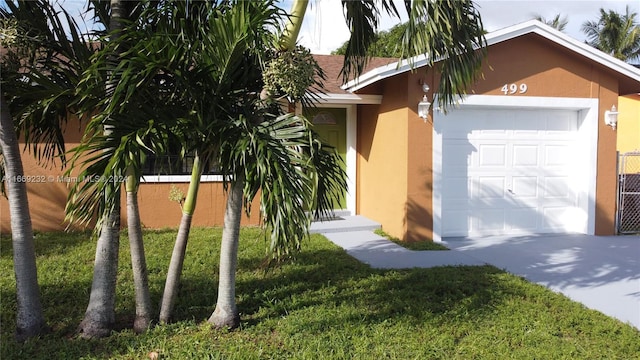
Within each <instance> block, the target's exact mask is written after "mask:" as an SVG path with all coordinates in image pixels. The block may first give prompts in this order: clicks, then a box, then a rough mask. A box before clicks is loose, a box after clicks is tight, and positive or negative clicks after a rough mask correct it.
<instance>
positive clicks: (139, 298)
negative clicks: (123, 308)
mask: <svg viewBox="0 0 640 360" xmlns="http://www.w3.org/2000/svg"><path fill="white" fill-rule="evenodd" d="M129 176H131V175H129ZM136 188H137V186H136ZM127 224H128V227H129V246H130V249H131V267H132V270H133V283H134V287H135V292H136V319H135V320H134V322H133V331H135V332H136V333H138V334H139V333H142V332H144V331H146V330H147V329H148V328H149V327H150V326H151V316H152V314H153V306H152V305H151V294H150V293H149V274H148V271H147V262H146V258H145V255H144V242H143V241H142V226H141V225H140V211H139V210H138V193H137V192H136V191H129V189H128V190H127Z"/></svg>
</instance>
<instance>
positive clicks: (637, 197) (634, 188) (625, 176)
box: [617, 152, 640, 234]
mask: <svg viewBox="0 0 640 360" xmlns="http://www.w3.org/2000/svg"><path fill="white" fill-rule="evenodd" d="M617 230H618V233H620V234H640V152H628V153H624V154H620V155H619V158H618V218H617Z"/></svg>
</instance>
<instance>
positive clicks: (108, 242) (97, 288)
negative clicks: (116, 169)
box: [78, 204, 120, 338]
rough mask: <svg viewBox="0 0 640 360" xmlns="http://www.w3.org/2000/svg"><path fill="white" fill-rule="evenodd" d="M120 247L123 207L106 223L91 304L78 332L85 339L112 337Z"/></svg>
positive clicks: (105, 221) (103, 225) (96, 266)
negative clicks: (121, 211) (121, 212)
mask: <svg viewBox="0 0 640 360" xmlns="http://www.w3.org/2000/svg"><path fill="white" fill-rule="evenodd" d="M119 247H120V206H119V204H118V205H117V206H116V209H115V210H114V211H113V212H112V213H111V214H109V216H108V217H107V218H106V219H105V220H104V222H103V223H102V229H101V230H100V236H99V237H98V243H97V244H96V259H95V264H94V267H93V281H92V283H91V295H90V296H89V305H88V306H87V311H86V312H85V314H84V319H83V320H82V322H81V323H80V326H79V329H78V331H79V332H80V335H81V336H82V337H83V338H101V337H105V336H109V334H110V333H111V329H112V328H113V325H114V324H115V321H116V314H115V305H116V280H117V276H118V251H119Z"/></svg>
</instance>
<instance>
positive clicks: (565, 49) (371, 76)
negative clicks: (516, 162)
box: [342, 20, 640, 95]
mask: <svg viewBox="0 0 640 360" xmlns="http://www.w3.org/2000/svg"><path fill="white" fill-rule="evenodd" d="M534 38H536V39H538V43H537V44H534V45H542V46H536V51H535V52H534V51H532V49H530V48H528V47H527V46H526V45H530V44H528V43H529V42H531V41H533V40H532V39H534ZM486 40H487V46H488V51H487V52H488V56H489V57H490V60H491V61H494V62H500V61H502V62H506V63H508V62H509V61H512V60H513V59H509V58H505V59H502V60H500V59H497V58H496V57H495V56H494V57H493V58H491V54H492V53H493V54H496V53H499V51H497V50H496V49H500V48H502V47H504V46H508V47H514V48H519V52H518V53H515V52H513V53H512V55H518V56H517V58H521V59H522V60H521V61H524V62H526V63H525V64H522V63H521V64H520V65H524V66H525V67H527V68H528V69H533V68H535V67H537V66H539V65H541V64H539V63H540V60H542V64H545V63H549V62H550V60H549V59H546V60H545V59H540V56H535V55H536V54H538V53H541V52H542V53H546V54H548V55H551V54H553V52H558V53H562V54H564V56H567V57H573V58H575V59H576V61H575V62H571V63H572V66H576V67H577V68H585V67H587V68H594V69H598V70H601V71H603V72H606V73H608V74H609V75H610V76H611V77H612V78H615V79H616V80H617V81H618V86H619V89H616V90H618V91H619V93H620V94H621V95H624V94H630V93H638V92H640V70H639V69H637V68H635V67H633V66H631V65H629V64H626V63H624V62H623V61H620V60H618V59H615V58H614V57H612V56H609V55H607V54H605V53H603V52H601V51H599V50H597V49H595V48H593V47H591V46H589V45H587V44H585V43H582V42H580V41H577V40H575V39H573V38H571V37H569V36H567V35H565V34H563V33H561V32H559V31H557V30H555V29H553V28H551V27H549V26H548V25H545V24H543V23H541V22H539V21H537V20H531V21H528V22H525V23H522V24H518V25H514V26H511V27H508V28H505V29H501V30H498V31H494V32H492V33H490V34H487V36H486ZM523 41H524V44H522V43H521V42H523ZM543 48H548V50H545V51H541V49H543ZM527 55H532V57H528V56H527ZM551 57H554V56H551ZM533 58H537V60H538V61H537V62H534V61H533V60H534V59H533ZM413 63H414V68H413V69H412V68H411V67H410V66H409V62H408V61H403V62H401V63H400V64H390V65H386V66H382V67H378V68H376V69H373V70H371V71H369V72H367V73H365V74H363V75H361V76H360V77H358V78H357V79H354V80H352V81H349V82H348V83H346V84H345V85H344V86H343V87H342V88H343V89H345V90H346V91H349V92H356V91H359V90H361V89H363V88H365V87H368V86H370V85H372V84H375V83H377V82H379V81H381V80H384V79H386V78H389V77H392V76H396V75H398V74H401V73H404V72H409V71H414V72H415V71H417V70H416V69H419V68H421V67H425V66H426V65H427V64H428V61H427V60H426V58H425V57H424V56H419V57H416V58H414V59H413ZM579 63H583V65H578V64H579ZM485 64H486V63H485ZM489 66H491V64H489ZM569 71H572V70H571V69H569ZM582 75H583V76H584V74H582Z"/></svg>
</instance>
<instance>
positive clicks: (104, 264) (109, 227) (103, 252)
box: [67, 0, 133, 338]
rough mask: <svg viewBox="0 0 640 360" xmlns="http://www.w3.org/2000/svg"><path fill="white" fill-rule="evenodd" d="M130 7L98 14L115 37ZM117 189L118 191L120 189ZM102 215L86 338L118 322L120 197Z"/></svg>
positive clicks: (115, 3) (117, 4)
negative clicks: (116, 295) (116, 298)
mask: <svg viewBox="0 0 640 360" xmlns="http://www.w3.org/2000/svg"><path fill="white" fill-rule="evenodd" d="M95 9H96V13H98V11H97V9H105V8H104V7H101V6H100V4H99V3H98V2H96V4H95ZM128 10H129V9H127V6H126V5H125V3H124V2H122V1H120V0H111V2H110V11H111V14H110V17H108V18H107V17H104V13H105V12H106V11H103V17H102V18H99V19H100V20H102V23H103V24H104V25H107V29H109V30H110V31H111V32H112V34H113V35H114V37H116V38H117V36H118V35H119V34H118V31H119V30H120V29H121V28H122V21H123V19H127V18H128V15H129V13H130V11H128ZM96 17H98V16H96ZM112 56H113V57H117V53H114V54H113V55H112ZM114 85H115V84H113V83H107V84H106V87H107V90H109V89H110V88H112V87H113V86H114ZM103 130H104V133H105V135H106V136H109V135H110V133H111V129H110V128H109V126H105V127H104V129H103ZM71 168H73V167H71ZM118 185H120V184H118ZM115 193H117V194H119V191H116V192H115ZM71 194H73V192H72V193H70V197H71V196H72V195H71ZM67 208H71V209H73V203H72V202H71V203H68V204H67ZM68 212H71V211H68ZM89 214H93V213H89ZM101 215H102V216H101V217H100V221H98V225H97V226H98V227H100V231H99V237H98V241H97V243H96V256H95V260H94V270H93V280H92V282H91V293H90V295H89V304H88V305H87V310H86V311H85V316H84V318H83V320H82V321H81V322H80V325H79V326H78V331H79V332H80V333H81V335H82V336H83V337H85V338H93V337H104V336H108V335H109V333H110V332H111V329H112V327H113V324H114V323H115V289H116V279H117V274H118V256H119V248H120V202H119V197H118V199H117V200H116V201H115V203H114V204H112V206H110V207H108V208H107V209H104V212H103V213H101ZM103 219H106V220H103ZM69 220H70V221H73V217H69ZM132 263H133V261H132Z"/></svg>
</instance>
